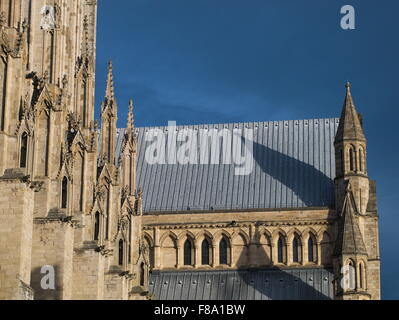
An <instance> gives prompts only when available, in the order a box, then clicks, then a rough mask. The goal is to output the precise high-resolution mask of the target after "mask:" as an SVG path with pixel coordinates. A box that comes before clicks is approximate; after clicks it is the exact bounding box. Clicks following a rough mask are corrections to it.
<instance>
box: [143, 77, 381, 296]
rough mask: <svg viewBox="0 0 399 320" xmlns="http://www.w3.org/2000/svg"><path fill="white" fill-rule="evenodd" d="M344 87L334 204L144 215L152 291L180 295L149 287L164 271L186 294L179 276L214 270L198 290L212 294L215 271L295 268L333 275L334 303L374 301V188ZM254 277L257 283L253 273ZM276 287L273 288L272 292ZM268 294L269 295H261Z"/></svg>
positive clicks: (190, 286)
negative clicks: (326, 271) (319, 206)
mask: <svg viewBox="0 0 399 320" xmlns="http://www.w3.org/2000/svg"><path fill="white" fill-rule="evenodd" d="M346 87H347V93H346V98H345V103H344V108H343V111H342V116H341V119H340V121H339V126H338V130H337V133H336V136H335V151H333V154H335V164H336V170H335V171H336V178H335V196H336V201H335V205H334V204H333V205H331V206H329V207H325V208H318V207H314V206H313V207H312V205H308V206H307V207H303V208H291V209H289V210H288V209H283V208H282V209H268V210H262V209H249V208H248V209H247V210H242V209H236V210H220V209H219V210H218V209H215V208H212V210H209V211H207V210H198V211H195V210H193V209H190V208H189V209H188V210H187V211H184V210H175V211H170V212H166V213H165V212H161V211H160V212H151V211H149V212H145V215H144V217H143V225H144V239H145V243H146V246H147V247H148V249H149V252H150V263H151V267H152V270H153V272H155V274H156V276H155V277H154V281H151V283H150V286H152V287H154V286H155V292H157V293H158V294H160V295H164V294H165V292H166V290H167V291H168V292H172V293H171V294H173V293H174V292H175V290H176V292H177V291H179V290H182V289H179V286H178V285H176V287H174V284H167V285H165V284H163V285H162V284H161V286H163V287H165V288H166V289H165V290H163V289H162V288H163V287H162V288H161V287H160V285H156V284H155V282H159V281H161V280H160V279H163V278H162V277H161V276H159V274H160V275H162V274H164V275H165V279H166V278H168V279H169V278H171V279H173V278H174V277H176V278H179V272H180V279H181V280H179V283H180V286H183V288H185V289H184V290H188V291H190V292H191V291H195V288H193V286H195V285H193V284H192V283H190V281H188V282H185V280H184V279H186V278H185V275H187V277H189V278H190V277H192V278H197V277H196V275H195V273H196V272H198V273H199V274H201V276H202V277H208V276H206V273H204V271H210V272H211V271H214V272H217V273H214V272H213V273H212V272H211V273H208V274H209V280H208V287H209V288H208V287H206V286H205V287H204V288H205V289H204V290H206V288H208V289H207V290H211V291H212V290H217V288H213V287H212V284H211V283H212V280H211V279H212V276H214V277H219V276H221V277H222V275H223V273H222V272H220V271H226V272H225V276H226V277H228V276H227V275H228V274H229V272H231V271H237V270H238V271H239V270H242V271H245V270H276V269H278V270H282V271H283V273H282V274H286V275H287V274H291V273H292V272H295V270H298V271H297V272H298V273H301V272H303V270H309V272H313V271H315V270H318V269H319V271H320V270H332V272H333V273H334V281H333V282H332V283H331V286H332V287H333V292H334V294H333V297H334V298H335V299H343V300H363V299H373V300H377V299H380V297H381V295H380V253H379V239H378V233H379V232H378V219H379V218H378V214H377V203H376V187H375V182H374V181H372V180H370V179H369V178H368V172H367V166H366V147H367V143H366V139H365V135H364V132H363V126H362V123H361V117H360V116H359V114H358V113H357V111H356V109H355V106H354V103H353V99H352V96H351V92H350V85H349V83H348V84H347V86H346ZM259 125H262V124H259ZM254 126H255V127H256V126H257V124H255V125H254ZM276 127H277V124H276ZM266 150H267V151H266V152H269V153H270V152H274V153H275V151H270V150H269V149H267V148H266ZM327 157H328V156H327ZM283 158H284V156H283ZM287 163H288V162H287ZM291 163H293V161H292V160H291ZM292 167H293V166H291V168H289V167H288V166H287V168H286V169H287V170H290V169H291V170H292ZM299 167H300V166H299ZM215 172H217V170H216V171H215ZM139 174H140V173H139ZM316 176H321V175H319V174H318V175H316ZM197 179H198V177H197ZM226 180H227V178H226ZM286 181H290V180H289V179H286ZM312 181H313V183H314V180H312ZM316 182H317V181H316ZM291 184H293V183H291ZM176 188H179V187H178V186H176ZM227 188H228V186H222V187H221V189H220V193H221V194H222V193H223V194H224V195H225V196H226V193H224V192H223V190H224V189H227ZM243 192H245V190H243ZM275 192H279V191H278V190H275ZM273 196H274V195H273ZM216 274H217V275H216ZM259 274H260V273H259ZM253 277H254V278H257V277H258V278H259V276H256V271H255V273H254V275H253ZM291 278H292V277H291ZM198 279H200V276H198ZM162 281H163V280H162ZM165 281H166V280H165ZM165 281H164V282H165ZM232 281H233V282H234V281H237V280H232ZM242 281H244V282H245V280H242ZM254 281H255V280H254ZM290 281H291V282H290V283H292V285H293V287H292V289H293V290H295V289H294V288H295V287H294V286H295V285H294V283H297V282H298V278H297V279H291V280H290ZM222 284H223V282H222V283H219V284H216V285H222ZM263 285H264V284H263V283H260V284H259V283H256V282H254V284H253V287H254V288H257V289H256V290H257V292H258V295H259V296H260V295H262V289H260V287H261V286H263ZM288 285H290V284H288ZM314 285H315V283H311V284H309V283H304V282H303V286H304V287H303V290H305V291H306V290H311V291H312V290H318V289H317V288H316V287H314ZM169 286H170V287H169ZM275 289H276V290H277V291H278V288H275ZM227 296H228V295H227ZM272 296H274V295H273V294H272V295H270V292H269V293H268V294H267V295H266V296H265V297H268V298H271V297H272ZM316 296H317V295H316ZM320 296H322V295H320ZM223 297H226V296H223ZM287 297H288V295H287ZM280 298H281V297H280Z"/></svg>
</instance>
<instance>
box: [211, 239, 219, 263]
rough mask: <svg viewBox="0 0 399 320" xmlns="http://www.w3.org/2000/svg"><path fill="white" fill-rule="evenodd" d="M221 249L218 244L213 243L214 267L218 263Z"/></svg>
mask: <svg viewBox="0 0 399 320" xmlns="http://www.w3.org/2000/svg"><path fill="white" fill-rule="evenodd" d="M218 255H219V250H218V246H217V245H212V268H215V267H216V266H217V265H218Z"/></svg>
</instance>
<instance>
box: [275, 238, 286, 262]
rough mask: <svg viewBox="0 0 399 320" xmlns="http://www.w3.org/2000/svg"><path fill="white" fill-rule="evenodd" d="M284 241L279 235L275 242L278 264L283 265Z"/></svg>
mask: <svg viewBox="0 0 399 320" xmlns="http://www.w3.org/2000/svg"><path fill="white" fill-rule="evenodd" d="M284 255H285V254H284V240H283V236H281V235H280V237H279V239H278V241H277V260H278V263H284V261H285V259H284V258H285V257H284Z"/></svg>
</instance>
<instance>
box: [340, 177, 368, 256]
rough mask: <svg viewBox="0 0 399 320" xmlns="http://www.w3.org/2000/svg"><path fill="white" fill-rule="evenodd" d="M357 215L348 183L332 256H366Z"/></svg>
mask: <svg viewBox="0 0 399 320" xmlns="http://www.w3.org/2000/svg"><path fill="white" fill-rule="evenodd" d="M357 214H358V210H357V208H356V202H355V199H354V197H353V192H352V187H351V184H350V183H349V182H348V186H347V189H346V196H345V200H344V205H343V208H342V215H341V218H340V222H339V232H338V238H337V242H336V246H335V252H334V255H336V256H340V255H359V254H360V255H367V250H366V246H365V244H364V240H363V236H362V233H361V232H360V228H359V224H358V222H357V217H356V215H357Z"/></svg>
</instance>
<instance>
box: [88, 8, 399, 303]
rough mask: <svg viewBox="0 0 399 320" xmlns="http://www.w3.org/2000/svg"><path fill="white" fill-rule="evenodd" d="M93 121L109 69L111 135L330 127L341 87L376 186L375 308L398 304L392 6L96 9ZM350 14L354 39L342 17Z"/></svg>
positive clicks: (397, 68) (398, 68)
mask: <svg viewBox="0 0 399 320" xmlns="http://www.w3.org/2000/svg"><path fill="white" fill-rule="evenodd" d="M99 3H100V4H99V16H98V43H97V48H98V51H97V59H98V60H97V88H96V90H97V92H96V100H97V110H98V109H99V103H100V101H101V99H102V97H103V95H104V90H105V88H104V87H105V79H106V66H107V61H108V59H110V58H112V59H113V61H114V75H115V84H116V95H117V97H118V101H119V110H120V112H119V115H120V123H119V125H120V126H124V125H125V119H126V112H127V105H128V99H129V98H130V97H132V98H133V99H134V101H135V107H136V109H135V111H136V123H137V125H138V126H148V125H166V124H167V122H168V120H176V121H177V122H178V124H198V123H226V122H244V121H267V120H292V119H306V118H318V117H338V116H339V115H340V112H341V108H342V104H343V100H344V94H345V88H344V84H345V82H346V81H347V80H350V81H351V83H352V92H353V95H354V98H355V103H356V106H357V108H358V111H359V112H361V113H363V115H364V120H365V128H366V135H367V138H368V169H369V174H370V176H371V178H373V179H376V180H377V183H378V201H379V213H380V216H381V219H380V220H381V221H380V227H381V255H382V292H383V298H386V299H393V298H396V299H398V298H399V277H398V275H397V269H398V266H399V241H398V240H399V230H398V226H399V210H398V198H399V197H398V195H399V194H398V185H399V177H398V157H399V150H398V148H399V143H398V142H399V134H398V132H399V128H398V119H399V117H398V116H399V111H398V101H399V90H398V89H399V84H398V77H399V42H398V30H399V28H398V22H397V16H398V14H399V2H398V1H392V0H382V1H371V0H361V1H360V0H351V1H337V0H334V1H333V0H329V1H320V0H301V1H299V0H284V1H282V0H251V1H242V0H189V1H188V0H167V1H165V0H116V1H104V0H103V1H99ZM345 4H351V5H353V6H354V7H355V9H356V30H353V31H344V30H342V29H341V28H340V19H341V15H340V8H341V7H342V6H343V5H345Z"/></svg>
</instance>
